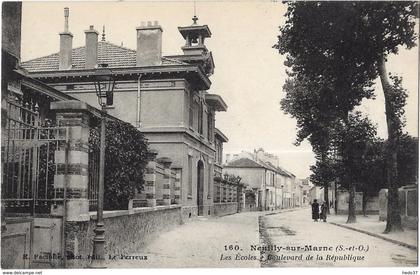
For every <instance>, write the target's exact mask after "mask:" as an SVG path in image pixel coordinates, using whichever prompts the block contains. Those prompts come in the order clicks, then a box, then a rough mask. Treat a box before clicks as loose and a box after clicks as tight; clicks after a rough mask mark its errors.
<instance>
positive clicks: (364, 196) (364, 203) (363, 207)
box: [362, 190, 368, 217]
mask: <svg viewBox="0 0 420 275" xmlns="http://www.w3.org/2000/svg"><path fill="white" fill-rule="evenodd" d="M367 199H368V196H367V192H366V190H363V198H362V212H363V216H365V217H366V216H367V214H366V205H367Z"/></svg>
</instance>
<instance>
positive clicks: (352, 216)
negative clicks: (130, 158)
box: [347, 177, 356, 223]
mask: <svg viewBox="0 0 420 275" xmlns="http://www.w3.org/2000/svg"><path fill="white" fill-rule="evenodd" d="M349 178H350V181H349V215H348V217H347V223H355V222H356V205H355V203H354V198H355V195H356V186H355V185H354V183H353V181H352V180H351V177H349Z"/></svg>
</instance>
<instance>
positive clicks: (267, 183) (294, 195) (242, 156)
mask: <svg viewBox="0 0 420 275" xmlns="http://www.w3.org/2000/svg"><path fill="white" fill-rule="evenodd" d="M226 160H227V161H228V162H227V163H226V164H225V165H224V171H226V173H229V174H233V175H237V176H240V177H241V178H242V179H243V180H244V182H246V183H247V184H248V185H249V188H250V189H251V190H254V191H253V192H254V193H255V202H254V204H255V206H256V208H258V209H259V210H273V209H278V208H292V207H296V206H301V197H302V196H301V187H300V186H296V177H295V176H294V175H293V174H292V173H290V172H288V171H287V170H285V169H283V168H281V167H280V166H279V159H278V157H277V156H275V155H273V154H269V153H267V152H265V151H264V150H263V149H261V148H260V149H258V150H254V152H245V151H243V152H241V153H238V154H228V155H226ZM250 196H251V195H250ZM247 204H248V205H246V206H249V205H251V204H252V202H251V201H248V202H247ZM251 208H252V207H251Z"/></svg>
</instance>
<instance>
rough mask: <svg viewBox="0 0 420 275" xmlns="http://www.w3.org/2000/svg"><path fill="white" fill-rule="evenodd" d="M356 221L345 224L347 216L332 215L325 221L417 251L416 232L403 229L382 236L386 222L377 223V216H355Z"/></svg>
mask: <svg viewBox="0 0 420 275" xmlns="http://www.w3.org/2000/svg"><path fill="white" fill-rule="evenodd" d="M356 219H357V221H356V223H351V224H348V223H346V221H347V215H334V214H332V215H329V216H328V219H327V221H328V222H329V223H331V224H334V225H337V226H341V227H345V228H347V229H350V230H355V231H358V232H361V233H365V234H368V235H371V236H374V237H377V238H381V239H383V240H386V241H389V242H392V243H395V244H399V245H402V246H405V247H408V248H411V249H417V230H410V229H404V232H392V233H388V234H383V232H384V230H385V226H386V222H385V221H379V216H378V215H369V216H367V217H364V216H357V217H356Z"/></svg>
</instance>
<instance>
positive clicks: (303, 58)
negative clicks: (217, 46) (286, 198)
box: [274, 1, 417, 231]
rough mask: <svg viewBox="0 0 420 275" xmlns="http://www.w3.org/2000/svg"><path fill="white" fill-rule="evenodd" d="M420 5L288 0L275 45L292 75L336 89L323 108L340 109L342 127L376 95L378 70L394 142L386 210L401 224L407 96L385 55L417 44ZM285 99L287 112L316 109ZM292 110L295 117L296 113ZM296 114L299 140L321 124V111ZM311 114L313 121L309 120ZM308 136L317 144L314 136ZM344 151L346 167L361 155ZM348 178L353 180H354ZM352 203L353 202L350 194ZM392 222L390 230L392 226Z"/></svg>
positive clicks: (314, 104)
mask: <svg viewBox="0 0 420 275" xmlns="http://www.w3.org/2000/svg"><path fill="white" fill-rule="evenodd" d="M416 8H417V3H416V2H414V1H411V2H408V1H407V2H391V1H386V2H384V1H381V2H360V1H357V2H333V1H328V2H288V10H287V13H286V17H287V21H286V23H285V25H284V26H282V27H281V28H280V35H279V36H278V38H279V41H278V43H277V44H276V45H275V46H274V48H276V49H278V50H279V52H280V53H281V54H286V65H287V66H288V67H290V69H291V71H288V74H289V76H290V77H291V78H294V80H295V81H298V82H299V81H302V82H308V81H309V82H310V83H314V84H315V87H324V89H325V90H328V89H331V91H333V92H334V93H335V94H336V96H332V97H331V98H330V99H329V101H330V102H329V107H328V109H325V108H324V109H323V110H328V112H331V113H332V114H337V118H339V119H340V121H339V123H344V124H345V125H346V124H347V126H345V127H344V128H343V129H344V130H351V123H348V121H347V119H348V115H349V113H350V112H351V111H352V110H353V109H354V107H355V106H357V105H359V104H360V102H361V100H362V99H363V98H373V96H374V94H373V89H372V84H373V81H374V80H375V78H377V77H378V76H380V77H381V81H382V86H383V90H384V94H385V103H386V104H385V105H386V115H387V125H388V132H389V142H388V143H389V144H390V146H389V148H387V151H388V152H387V162H388V164H389V165H388V173H390V176H388V177H387V178H388V179H389V180H390V182H389V183H388V184H389V187H390V193H389V194H390V200H389V202H390V203H389V209H391V210H390V211H388V213H390V214H389V215H388V216H389V217H388V224H392V223H394V224H396V225H397V227H398V223H399V221H398V217H397V215H399V214H398V210H397V208H398V207H397V206H398V197H397V196H398V194H397V192H396V184H397V183H396V182H395V179H396V177H395V175H396V162H397V158H396V154H395V152H396V146H395V145H396V144H397V143H398V142H397V140H396V139H397V137H398V134H399V133H398V132H399V130H400V129H401V125H403V122H402V120H401V118H402V116H401V115H402V114H401V112H402V107H403V106H404V104H405V97H404V94H403V93H401V91H402V89H401V88H400V83H401V81H400V80H398V79H396V78H394V79H393V82H394V84H393V85H389V84H388V83H387V81H386V79H385V77H384V76H386V74H385V73H384V72H385V66H384V61H385V60H384V59H385V58H386V56H387V55H388V54H390V53H394V54H395V53H398V50H399V46H401V45H405V46H406V47H407V48H411V47H413V46H414V42H415V39H416V36H415V33H414V25H415V22H414V16H415V11H416ZM286 84H287V83H286ZM319 91H320V89H319V88H315V89H313V88H307V89H306V92H305V93H304V94H309V93H317V94H319V95H321V93H320V92H319ZM296 94H297V93H296ZM292 96H293V95H292ZM311 98H315V99H316V100H315V101H311V102H310V103H311V104H309V106H310V107H311V108H317V106H318V105H317V99H319V97H318V96H315V97H313V96H311ZM287 100H288V99H287V96H286V101H285V102H288V104H289V103H292V104H289V107H291V108H289V109H284V110H285V111H286V112H289V113H291V112H290V109H295V110H297V112H296V113H298V114H299V113H300V112H302V111H305V109H306V111H307V112H309V113H313V112H312V109H311V108H308V106H305V107H302V108H300V109H299V108H296V107H295V106H293V103H294V102H293V101H290V100H289V101H287ZM318 102H319V101H318ZM298 104H300V103H298ZM282 107H283V106H282ZM323 110H319V111H321V112H322V111H323ZM317 112H318V111H317ZM291 114H292V113H291ZM292 116H294V117H296V114H292ZM302 118H303V119H302ZM297 119H298V128H299V132H298V141H299V139H302V137H303V138H308V139H309V140H310V138H311V137H312V134H313V132H311V131H312V130H313V129H314V128H316V127H313V125H314V123H313V121H316V123H315V125H316V126H322V125H323V124H322V123H319V121H317V119H318V118H317V116H306V117H305V115H303V116H301V117H297ZM299 119H301V121H299ZM308 120H309V121H311V122H310V123H308ZM329 122H331V121H329ZM299 123H300V124H299ZM339 123H338V125H339ZM303 124H307V125H309V126H310V127H308V126H307V125H306V126H305V127H302V125H303ZM334 124H335V123H334ZM328 126H333V125H331V124H329V125H328ZM333 127H334V126H333ZM307 129H309V131H308V130H307ZM326 132H327V133H328V131H326ZM326 137H327V140H331V137H330V136H329V135H328V136H326ZM310 142H311V144H313V142H312V141H311V140H310ZM356 145H361V144H356ZM342 153H344V154H343V163H344V165H345V166H346V168H347V171H349V170H352V169H351V168H352V165H353V164H352V163H354V161H353V160H352V158H355V157H356V159H357V158H358V157H357V156H354V155H353V156H352V155H348V154H347V153H351V151H349V150H344V151H343V152H342ZM324 154H325V152H324ZM324 159H325V156H324ZM347 176H348V177H349V178H348V179H349V180H350V179H351V176H352V174H349V173H348V172H347ZM349 184H352V182H351V180H350V182H349ZM352 189H353V188H352ZM350 204H352V195H351V196H350ZM349 217H350V214H349ZM388 224H387V231H389V229H390V228H391V227H388Z"/></svg>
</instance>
